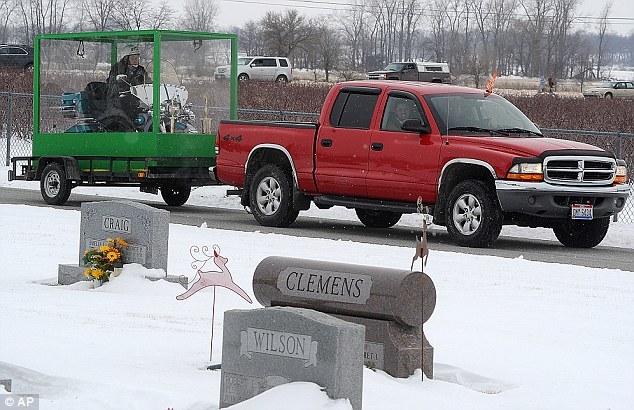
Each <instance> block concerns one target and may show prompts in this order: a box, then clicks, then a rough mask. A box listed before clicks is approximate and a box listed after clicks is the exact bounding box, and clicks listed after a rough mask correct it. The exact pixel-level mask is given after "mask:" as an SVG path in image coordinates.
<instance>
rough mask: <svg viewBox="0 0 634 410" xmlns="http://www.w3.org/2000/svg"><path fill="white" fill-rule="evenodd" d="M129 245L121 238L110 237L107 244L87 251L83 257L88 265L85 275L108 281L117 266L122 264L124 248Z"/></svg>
mask: <svg viewBox="0 0 634 410" xmlns="http://www.w3.org/2000/svg"><path fill="white" fill-rule="evenodd" d="M127 246H128V243H127V242H126V241H124V240H123V239H121V238H118V237H117V238H115V239H112V238H108V239H106V245H102V246H98V247H96V248H93V249H91V250H89V251H85V252H84V257H83V258H82V261H83V262H84V265H85V266H87V268H86V270H85V271H84V275H86V277H88V278H92V279H98V280H100V281H102V282H108V280H109V279H110V274H111V273H112V272H113V271H114V268H115V266H116V265H119V266H120V265H121V257H122V255H123V248H125V247H127ZM117 267H118V266H117Z"/></svg>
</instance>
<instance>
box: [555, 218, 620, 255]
mask: <svg viewBox="0 0 634 410" xmlns="http://www.w3.org/2000/svg"><path fill="white" fill-rule="evenodd" d="M609 228H610V218H600V219H593V220H591V221H574V220H572V219H570V220H567V221H566V222H564V223H563V224H562V225H561V226H558V227H556V228H553V232H554V233H555V236H556V237H557V239H558V240H559V242H561V243H562V244H563V245H564V246H568V247H569V248H593V247H595V246H597V245H598V244H600V243H601V241H602V240H603V238H605V235H607V233H608V229H609Z"/></svg>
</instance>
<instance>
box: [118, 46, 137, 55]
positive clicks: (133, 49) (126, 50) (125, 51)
mask: <svg viewBox="0 0 634 410" xmlns="http://www.w3.org/2000/svg"><path fill="white" fill-rule="evenodd" d="M119 54H120V55H121V57H123V56H129V55H132V54H136V55H139V54H140V53H139V47H137V46H135V45H134V44H128V45H126V46H124V47H122V48H121V49H120V52H119Z"/></svg>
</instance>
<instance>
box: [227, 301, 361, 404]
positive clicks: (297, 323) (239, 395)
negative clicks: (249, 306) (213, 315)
mask: <svg viewBox="0 0 634 410" xmlns="http://www.w3.org/2000/svg"><path fill="white" fill-rule="evenodd" d="M363 343H364V328H363V326H360V325H357V324H354V323H350V322H346V321H343V320H340V319H337V318H334V317H332V316H330V315H327V314H324V313H321V312H316V311H314V310H307V309H298V308H288V307H272V308H266V309H256V310H231V311H227V312H225V317H224V327H223V341H222V368H221V374H220V408H224V407H228V406H231V405H233V404H236V403H240V402H242V401H244V400H247V399H249V398H251V397H253V396H256V395H258V394H260V393H262V392H264V391H266V390H268V389H270V388H272V387H275V386H277V385H280V384H283V383H290V382H296V381H308V382H313V383H316V384H318V385H319V386H322V387H323V388H325V391H326V393H327V394H328V396H329V397H331V398H333V399H337V398H347V399H349V400H350V403H351V404H352V408H353V409H355V410H356V409H359V410H360V409H361V396H362V390H363Z"/></svg>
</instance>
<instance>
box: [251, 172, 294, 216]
mask: <svg viewBox="0 0 634 410" xmlns="http://www.w3.org/2000/svg"><path fill="white" fill-rule="evenodd" d="M249 205H250V207H251V212H252V213H253V216H254V217H255V219H256V221H258V223H259V224H260V225H263V226H275V227H279V228H283V227H286V226H289V225H290V224H292V223H293V222H295V219H297V215H299V211H296V210H294V209H293V192H292V185H291V181H290V178H289V176H288V175H287V174H286V173H285V172H284V171H282V170H281V169H280V168H279V167H277V166H276V165H267V166H265V167H263V168H261V169H260V170H259V171H258V172H256V174H255V176H254V177H253V181H252V183H251V188H250V190H249Z"/></svg>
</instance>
